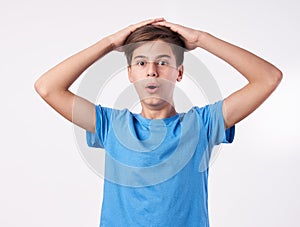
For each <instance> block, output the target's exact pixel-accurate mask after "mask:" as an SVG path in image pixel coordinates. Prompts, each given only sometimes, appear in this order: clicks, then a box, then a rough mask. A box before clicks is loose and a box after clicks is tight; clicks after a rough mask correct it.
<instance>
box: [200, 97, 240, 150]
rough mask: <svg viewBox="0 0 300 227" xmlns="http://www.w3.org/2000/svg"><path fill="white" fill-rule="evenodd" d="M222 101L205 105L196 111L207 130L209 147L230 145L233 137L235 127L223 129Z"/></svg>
mask: <svg viewBox="0 0 300 227" xmlns="http://www.w3.org/2000/svg"><path fill="white" fill-rule="evenodd" d="M222 106H223V100H220V101H218V102H216V103H214V104H211V105H207V106H205V107H203V109H198V111H199V113H200V114H201V115H202V120H203V123H204V125H205V128H206V129H207V133H208V139H209V143H210V145H219V144H220V143H232V141H233V139H234V135H235V126H234V125H233V126H232V127H230V128H228V129H225V122H224V117H223V111H222ZM201 110H202V111H201Z"/></svg>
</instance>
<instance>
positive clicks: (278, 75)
mask: <svg viewBox="0 0 300 227" xmlns="http://www.w3.org/2000/svg"><path fill="white" fill-rule="evenodd" d="M282 78H283V74H282V72H281V71H280V70H279V69H277V68H276V69H274V70H273V72H272V82H271V85H272V86H273V87H274V89H275V88H276V87H277V86H278V85H279V84H280V82H281V80H282Z"/></svg>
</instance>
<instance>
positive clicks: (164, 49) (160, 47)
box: [132, 40, 174, 58]
mask: <svg viewBox="0 0 300 227" xmlns="http://www.w3.org/2000/svg"><path fill="white" fill-rule="evenodd" d="M159 55H169V56H170V57H174V54H173V51H172V48H171V45H170V44H168V43H166V42H163V41H160V40H157V41H148V42H145V43H144V44H142V45H141V46H139V47H137V48H136V49H135V50H134V51H133V53H132V57H133V58H134V57H135V56H145V57H147V58H153V57H156V56H159Z"/></svg>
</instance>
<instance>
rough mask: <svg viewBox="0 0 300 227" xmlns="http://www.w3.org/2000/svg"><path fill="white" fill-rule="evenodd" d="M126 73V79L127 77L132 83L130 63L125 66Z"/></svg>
mask: <svg viewBox="0 0 300 227" xmlns="http://www.w3.org/2000/svg"><path fill="white" fill-rule="evenodd" d="M127 74H128V79H129V81H130V83H132V82H133V78H132V76H131V66H130V65H128V66H127Z"/></svg>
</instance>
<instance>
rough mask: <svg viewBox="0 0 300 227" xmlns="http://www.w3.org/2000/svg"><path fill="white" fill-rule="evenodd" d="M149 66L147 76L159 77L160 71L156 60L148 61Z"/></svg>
mask: <svg viewBox="0 0 300 227" xmlns="http://www.w3.org/2000/svg"><path fill="white" fill-rule="evenodd" d="M147 66H148V67H147V76H150V77H157V76H158V73H157V68H156V64H155V62H148V64H147Z"/></svg>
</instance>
